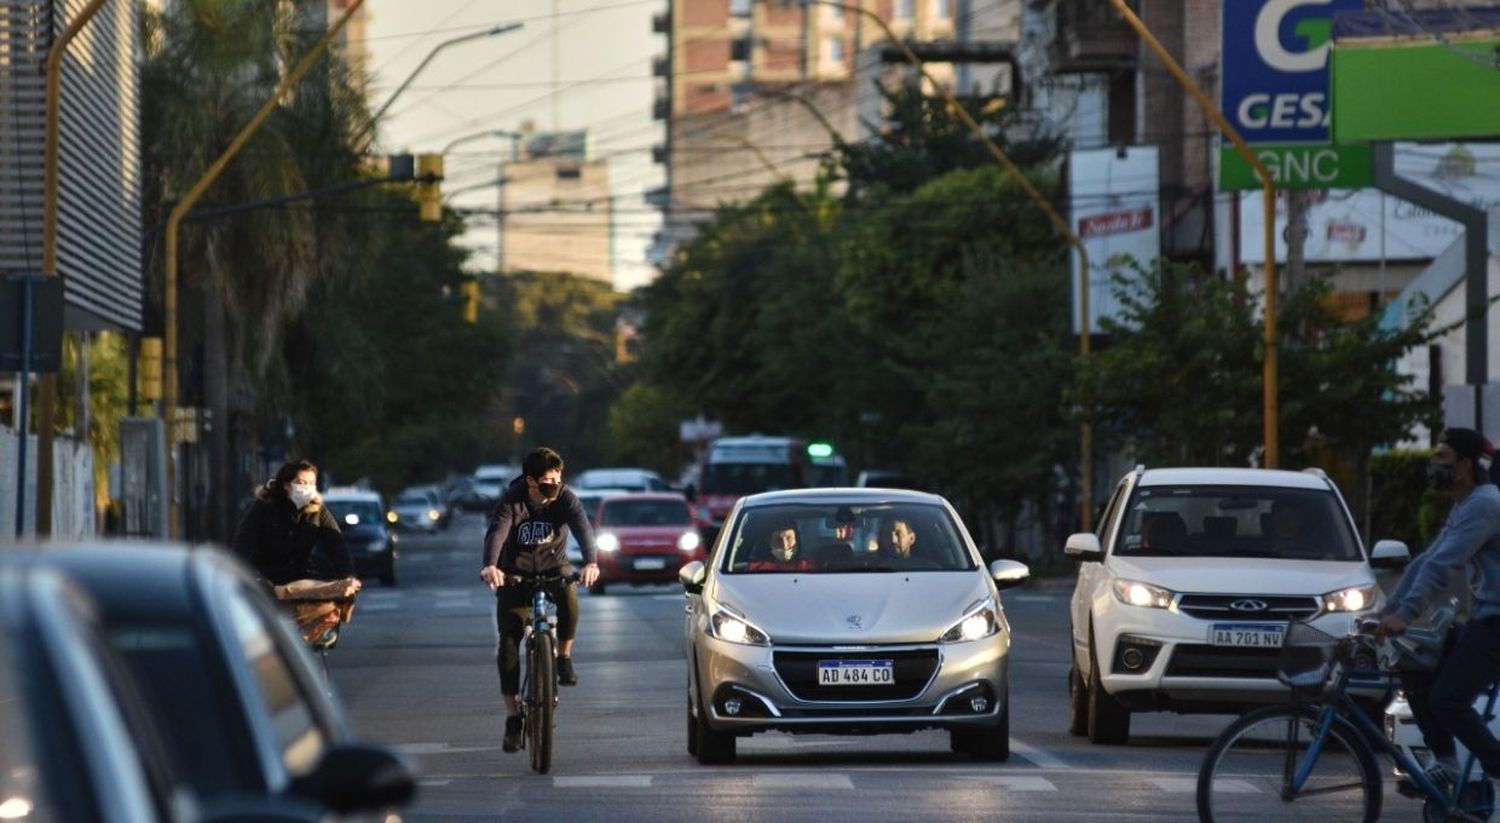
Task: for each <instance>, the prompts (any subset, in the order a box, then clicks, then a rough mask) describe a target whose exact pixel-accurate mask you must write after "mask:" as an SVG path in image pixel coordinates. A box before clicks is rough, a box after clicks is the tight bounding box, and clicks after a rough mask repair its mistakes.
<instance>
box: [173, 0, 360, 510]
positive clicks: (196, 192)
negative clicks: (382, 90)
mask: <svg viewBox="0 0 1500 823" xmlns="http://www.w3.org/2000/svg"><path fill="white" fill-rule="evenodd" d="M364 3H365V0H349V5H348V6H347V7H346V8H345V9H344V13H343V14H342V15H341V16H340V17H339V19H338V20H337V21H336V22H334V24H333V25H332V26H329V27H328V31H326V32H324V33H323V36H322V37H320V38H319V39H318V42H317V43H316V44H314V45H313V47H312V48H311V49H309V50H308V52H307V54H305V55H303V57H302V60H301V62H299V63H298V64H297V65H296V67H295V68H293V69H292V70H291V71H290V72H288V73H287V74H286V75H285V76H283V77H282V78H281V82H280V83H278V84H277V85H276V90H275V91H273V92H272V93H271V97H270V98H269V99H268V100H266V102H265V104H263V105H262V106H261V107H260V110H259V111H257V112H256V113H255V116H254V117H251V118H250V122H249V123H246V124H245V127H244V128H243V129H241V130H240V133H239V134H237V135H235V137H234V140H232V141H230V143H229V147H228V148H226V149H224V153H223V154H220V155H219V157H218V159H216V160H214V162H213V163H212V164H211V165H210V166H209V167H208V170H207V171H205V172H204V173H203V175H202V176H201V177H199V178H198V180H197V182H195V183H193V185H192V186H191V187H190V188H189V189H188V190H187V193H186V194H184V195H183V196H182V198H181V199H180V200H179V201H178V202H177V204H176V205H175V206H173V207H172V213H171V214H170V215H168V217H167V230H166V247H167V248H166V258H167V260H166V284H165V287H166V296H165V303H166V311H165V313H164V315H165V316H164V321H165V325H166V347H165V352H164V354H163V363H162V367H163V372H164V374H163V383H164V385H163V386H162V395H163V402H162V407H163V414H165V416H166V423H167V455H168V457H167V499H168V500H169V501H171V502H170V505H169V512H170V514H169V517H168V524H167V532H168V535H169V536H171V537H173V538H175V537H177V536H178V534H179V532H180V528H181V524H180V523H179V522H178V503H177V491H176V473H177V346H178V340H177V270H178V265H177V246H178V228H179V227H180V226H181V224H182V220H183V218H184V217H186V216H187V214H188V212H190V211H192V209H193V206H195V205H197V203H198V201H199V200H200V199H202V197H203V194H204V192H206V191H207V190H208V187H209V186H211V185H213V183H214V181H215V180H217V179H219V175H220V174H223V172H224V168H225V167H226V166H228V165H229V161H231V160H233V159H234V158H235V155H237V154H239V153H240V149H243V148H244V147H245V144H246V143H248V142H249V141H250V138H251V137H253V136H254V135H255V133H256V132H257V131H259V130H260V127H261V126H262V125H264V124H265V122H266V119H267V118H269V117H270V116H271V112H272V111H273V110H274V109H275V108H276V106H277V105H278V104H279V103H280V102H281V98H282V97H284V96H285V95H286V93H287V92H288V91H290V90H291V89H292V87H293V86H295V85H297V83H299V82H301V80H302V76H303V75H304V74H307V72H308V70H309V69H311V68H312V66H313V63H315V62H317V60H318V58H320V57H322V56H323V52H325V51H327V50H328V46H329V44H331V43H332V42H333V41H334V39H335V38H336V37H338V35H339V32H341V31H343V29H344V25H345V24H347V23H348V22H349V18H351V17H353V16H354V13H355V12H357V11H359V8H360V7H361V6H363V5H364Z"/></svg>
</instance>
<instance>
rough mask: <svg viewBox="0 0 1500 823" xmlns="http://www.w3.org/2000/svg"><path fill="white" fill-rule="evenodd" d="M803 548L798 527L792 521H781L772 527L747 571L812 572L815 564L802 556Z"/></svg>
mask: <svg viewBox="0 0 1500 823" xmlns="http://www.w3.org/2000/svg"><path fill="white" fill-rule="evenodd" d="M801 548H802V547H801V544H800V543H799V542H798V539H797V527H796V526H795V525H794V524H793V523H791V521H779V522H777V523H775V524H773V525H772V526H771V529H770V532H769V533H768V534H767V535H766V537H765V539H764V541H763V543H762V546H761V549H760V550H759V551H758V552H757V555H756V557H755V559H754V560H751V561H750V563H749V565H747V566H746V567H745V569H746V571H752V572H788V571H810V570H812V568H813V562H812V560H810V559H808V558H806V557H803V556H801Z"/></svg>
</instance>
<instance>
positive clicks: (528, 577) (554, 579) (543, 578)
mask: <svg viewBox="0 0 1500 823" xmlns="http://www.w3.org/2000/svg"><path fill="white" fill-rule="evenodd" d="M582 577H583V575H582V574H580V573H579V572H573V573H572V574H567V575H564V574H559V573H557V572H545V573H543V574H522V573H521V572H505V579H506V581H507V582H509V581H511V580H514V581H516V582H517V583H577V582H578V581H579V580H580V579H582Z"/></svg>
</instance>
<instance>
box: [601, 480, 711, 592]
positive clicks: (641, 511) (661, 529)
mask: <svg viewBox="0 0 1500 823" xmlns="http://www.w3.org/2000/svg"><path fill="white" fill-rule="evenodd" d="M595 525H596V527H597V531H598V537H597V540H596V542H597V543H598V546H599V558H598V560H599V581H598V582H597V583H595V584H594V586H593V588H592V589H591V591H593V593H594V594H604V592H605V590H606V588H607V587H608V586H611V585H615V584H621V583H629V584H631V585H635V586H639V585H641V584H643V583H671V582H672V581H674V580H676V579H677V570H678V569H680V568H682V566H683V565H684V564H686V563H691V562H692V561H694V560H702V559H704V556H705V554H704V550H703V542H702V540H701V539H700V537H699V535H698V528H697V526H696V524H694V522H693V512H692V510H691V509H690V508H688V502H687V500H685V499H684V498H683V497H682V495H680V494H676V493H672V492H657V493H649V492H648V493H643V494H616V495H611V496H608V497H605V498H604V499H603V500H602V501H600V503H599V508H598V516H597V519H596V520H595Z"/></svg>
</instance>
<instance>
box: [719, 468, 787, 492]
mask: <svg viewBox="0 0 1500 823" xmlns="http://www.w3.org/2000/svg"><path fill="white" fill-rule="evenodd" d="M796 486H797V483H796V477H795V472H794V471H793V469H792V466H791V464H790V463H715V464H713V465H710V466H708V467H707V468H706V469H704V470H703V492H704V493H705V494H759V493H760V492H768V491H776V490H778V489H790V488H795V487H796Z"/></svg>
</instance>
